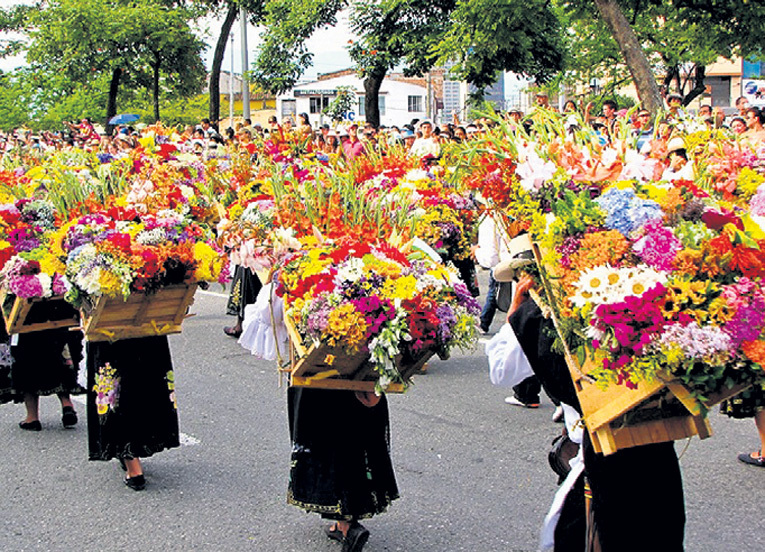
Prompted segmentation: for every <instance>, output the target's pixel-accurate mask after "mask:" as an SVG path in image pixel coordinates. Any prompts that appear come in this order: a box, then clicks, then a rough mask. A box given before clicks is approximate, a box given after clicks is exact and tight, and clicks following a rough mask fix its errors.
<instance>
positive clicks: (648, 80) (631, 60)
mask: <svg viewBox="0 0 765 552" xmlns="http://www.w3.org/2000/svg"><path fill="white" fill-rule="evenodd" d="M594 2H595V6H596V7H597V8H598V12H599V13H600V17H601V18H602V19H603V21H604V22H605V24H606V25H607V26H608V28H609V30H610V31H611V34H612V35H613V36H614V40H616V43H617V44H618V45H619V49H620V50H621V52H622V55H623V56H624V61H625V62H626V63H627V68H628V69H629V70H630V74H631V75H632V78H633V79H634V81H635V87H636V88H637V92H638V96H639V97H640V101H641V102H642V103H643V107H644V108H645V109H647V110H648V111H650V112H651V113H653V114H656V113H658V112H659V111H661V110H662V108H663V107H664V106H663V103H662V100H661V94H660V93H659V87H658V85H657V84H656V78H655V77H654V74H653V71H652V70H651V66H650V64H649V63H648V58H646V56H645V52H643V48H642V47H641V46H640V42H638V39H637V36H635V31H633V30H632V27H631V26H630V24H629V22H628V21H627V19H626V18H625V17H624V13H623V12H622V10H621V9H620V8H619V4H617V2H616V0H594Z"/></svg>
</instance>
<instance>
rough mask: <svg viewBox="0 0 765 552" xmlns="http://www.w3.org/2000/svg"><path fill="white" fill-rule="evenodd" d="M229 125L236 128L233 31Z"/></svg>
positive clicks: (229, 80) (232, 39) (229, 81)
mask: <svg viewBox="0 0 765 552" xmlns="http://www.w3.org/2000/svg"><path fill="white" fill-rule="evenodd" d="M228 126H230V127H231V128H234V33H231V73H229V75H228Z"/></svg>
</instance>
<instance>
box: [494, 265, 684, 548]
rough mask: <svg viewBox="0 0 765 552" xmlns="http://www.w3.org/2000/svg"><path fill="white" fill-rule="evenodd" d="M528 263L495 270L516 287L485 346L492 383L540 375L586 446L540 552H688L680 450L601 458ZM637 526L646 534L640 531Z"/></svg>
mask: <svg viewBox="0 0 765 552" xmlns="http://www.w3.org/2000/svg"><path fill="white" fill-rule="evenodd" d="M525 257H526V259H523V256H521V257H518V256H516V258H517V259H518V260H517V261H516V262H515V263H513V262H507V263H505V264H503V266H500V267H498V270H497V271H496V273H497V276H498V278H503V279H504V278H508V277H509V278H514V279H515V280H516V281H517V283H516V288H515V294H514V296H513V300H512V302H511V304H510V308H509V309H508V317H507V323H506V324H505V325H504V326H503V327H502V329H501V330H500V332H499V333H498V334H497V335H495V336H494V337H493V338H492V339H491V340H490V341H489V343H488V344H487V345H486V354H487V356H488V360H489V377H490V379H491V382H492V383H493V384H494V385H500V386H513V385H517V384H518V383H519V382H521V381H523V380H524V379H525V378H527V377H529V376H531V375H536V376H537V377H538V378H539V379H540V381H541V382H542V384H543V385H544V387H545V390H546V391H547V392H548V394H550V395H552V396H555V397H557V398H558V399H559V400H560V401H561V404H562V406H563V410H564V412H565V421H566V428H567V434H568V437H569V438H570V439H571V441H573V442H575V443H577V442H579V443H581V445H580V447H579V452H578V454H577V456H576V457H574V458H573V459H572V460H571V461H570V462H569V463H568V464H569V467H570V470H569V471H568V473H567V474H566V475H565V477H564V478H563V481H562V483H561V484H560V487H559V489H558V491H557V493H556V495H555V499H554V500H553V504H552V506H551V508H550V510H549V512H548V514H547V516H546V517H545V521H544V524H543V528H542V532H541V542H540V550H543V551H549V550H553V551H554V552H575V551H576V552H591V551H595V550H598V551H600V552H645V551H646V550H661V551H662V552H682V551H683V550H684V546H683V540H684V535H685V499H684V496H683V481H682V474H681V472H680V466H679V463H678V460H677V454H676V453H675V449H674V444H673V443H672V442H671V441H670V442H665V443H655V444H649V445H642V446H636V447H632V448H626V449H621V450H618V451H616V452H615V453H613V454H611V455H608V456H604V455H603V454H600V453H596V452H595V450H594V448H593V446H592V443H591V442H590V438H589V434H588V433H587V432H586V431H582V424H581V422H582V410H581V406H580V404H579V399H578V397H577V394H576V390H575V388H574V384H573V380H572V379H571V374H570V372H569V369H568V366H567V365H566V361H565V358H564V357H563V355H561V354H560V353H558V352H556V351H555V350H553V343H554V341H555V339H556V338H555V335H556V332H555V327H554V324H553V321H552V320H550V318H548V317H545V315H544V313H543V311H542V308H541V307H540V306H539V304H537V302H536V301H535V300H534V299H532V298H531V297H532V291H533V290H534V289H535V288H536V276H532V274H533V273H534V272H535V269H536V265H535V264H534V262H533V261H532V260H531V259H530V258H528V257H529V255H528V254H526V255H525ZM521 261H522V262H521ZM551 464H552V462H551ZM559 475H563V474H560V473H559ZM586 485H588V486H589V489H590V492H591V499H590V508H589V511H588V510H587V508H586V504H585V500H586V499H585V489H586ZM636 523H639V524H640V527H643V528H646V530H638V529H637V525H636Z"/></svg>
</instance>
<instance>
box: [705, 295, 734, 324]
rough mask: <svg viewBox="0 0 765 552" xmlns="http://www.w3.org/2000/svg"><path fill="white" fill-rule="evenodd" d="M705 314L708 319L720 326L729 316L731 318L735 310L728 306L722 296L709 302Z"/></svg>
mask: <svg viewBox="0 0 765 552" xmlns="http://www.w3.org/2000/svg"><path fill="white" fill-rule="evenodd" d="M707 314H708V316H709V319H710V321H712V322H714V323H715V324H716V325H718V326H722V325H723V324H725V323H726V322H728V321H729V320H730V319H731V318H733V315H734V314H735V310H734V309H732V308H731V307H730V305H729V304H728V301H727V300H726V299H725V298H724V297H717V298H716V299H713V300H712V302H711V303H709V309H708V313H707Z"/></svg>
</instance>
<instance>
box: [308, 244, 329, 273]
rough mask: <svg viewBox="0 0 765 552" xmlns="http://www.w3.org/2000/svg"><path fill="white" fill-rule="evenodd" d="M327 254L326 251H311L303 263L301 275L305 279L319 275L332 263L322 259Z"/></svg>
mask: <svg viewBox="0 0 765 552" xmlns="http://www.w3.org/2000/svg"><path fill="white" fill-rule="evenodd" d="M325 253H326V250H324V249H319V248H317V249H311V250H310V251H309V252H308V255H306V258H305V259H304V260H303V262H302V263H301V265H302V266H301V273H302V277H303V278H308V277H309V276H313V275H315V274H319V273H321V272H323V271H324V269H325V268H326V267H327V266H329V264H330V261H329V259H327V258H323V259H322V258H321V257H322V255H323V254H325Z"/></svg>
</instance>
